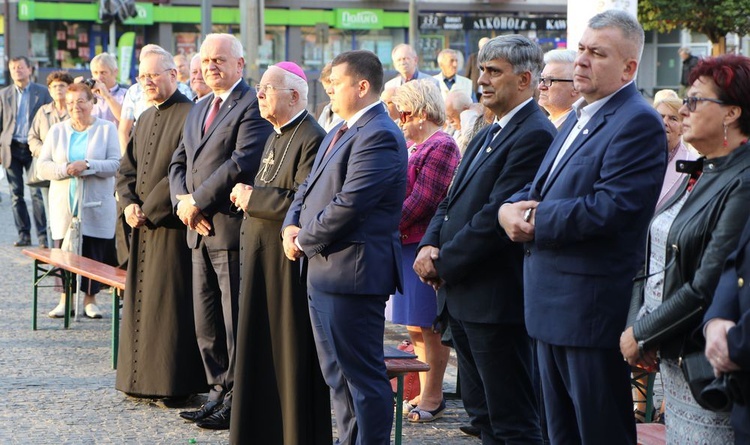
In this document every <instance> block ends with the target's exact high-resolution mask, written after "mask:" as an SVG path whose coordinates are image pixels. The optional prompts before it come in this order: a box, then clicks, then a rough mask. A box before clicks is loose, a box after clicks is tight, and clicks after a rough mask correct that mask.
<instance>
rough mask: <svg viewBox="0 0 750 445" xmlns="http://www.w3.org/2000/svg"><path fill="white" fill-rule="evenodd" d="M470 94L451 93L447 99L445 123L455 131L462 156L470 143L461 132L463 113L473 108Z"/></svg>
mask: <svg viewBox="0 0 750 445" xmlns="http://www.w3.org/2000/svg"><path fill="white" fill-rule="evenodd" d="M469 94H470V92H469V93H467V92H465V91H451V92H449V93H448V94H447V95H446V97H445V122H446V123H447V124H448V125H450V127H451V128H452V129H453V134H452V136H453V139H454V140H455V141H456V144H458V149H459V151H460V152H461V155H462V156H463V154H464V150H466V145H467V144H468V143H469V141H467V140H465V139H466V138H465V137H464V135H463V133H462V132H461V113H462V112H463V111H466V110H468V109H469V108H470V107H471V104H472V101H471V97H469Z"/></svg>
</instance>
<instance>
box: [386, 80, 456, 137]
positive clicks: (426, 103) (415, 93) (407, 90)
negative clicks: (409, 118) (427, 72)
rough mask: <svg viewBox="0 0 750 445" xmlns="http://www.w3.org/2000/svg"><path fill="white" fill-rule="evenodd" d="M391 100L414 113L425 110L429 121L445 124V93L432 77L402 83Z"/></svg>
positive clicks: (397, 105) (440, 124) (440, 125)
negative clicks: (441, 91) (442, 92)
mask: <svg viewBox="0 0 750 445" xmlns="http://www.w3.org/2000/svg"><path fill="white" fill-rule="evenodd" d="M391 100H392V101H393V103H394V104H396V107H398V108H399V109H402V107H404V108H410V109H411V111H412V115H417V114H420V113H422V112H424V114H425V115H426V116H427V120H428V121H430V122H432V123H434V124H435V125H437V126H439V127H442V126H443V124H445V104H444V103H443V95H442V94H441V93H440V89H439V88H438V86H437V85H435V82H432V81H431V79H418V80H412V81H411V82H407V83H405V84H403V85H401V86H400V87H398V89H397V90H396V94H394V95H393V99H391Z"/></svg>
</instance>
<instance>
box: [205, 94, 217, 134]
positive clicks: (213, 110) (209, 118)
mask: <svg viewBox="0 0 750 445" xmlns="http://www.w3.org/2000/svg"><path fill="white" fill-rule="evenodd" d="M219 108H221V98H220V97H217V98H216V99H214V102H213V104H211V109H210V110H209V111H208V114H207V115H206V123H205V125H203V132H204V133H205V132H206V130H208V129H209V128H211V124H212V123H213V122H214V119H216V115H217V114H219Z"/></svg>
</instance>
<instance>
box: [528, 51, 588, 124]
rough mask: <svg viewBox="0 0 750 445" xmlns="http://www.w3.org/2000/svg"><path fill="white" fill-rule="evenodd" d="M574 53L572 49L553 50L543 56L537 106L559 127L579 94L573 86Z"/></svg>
mask: <svg viewBox="0 0 750 445" xmlns="http://www.w3.org/2000/svg"><path fill="white" fill-rule="evenodd" d="M575 59H576V52H575V51H573V50H572V49H553V50H552V51H548V52H547V53H546V54H544V69H543V70H542V76H541V78H540V79H539V85H537V89H538V90H539V99H538V100H537V102H538V103H539V106H540V107H542V108H544V110H545V111H547V113H549V120H550V121H552V123H553V124H555V127H557V128H560V126H561V125H562V124H563V122H565V119H566V118H567V117H568V113H570V112H571V110H572V109H573V102H575V101H576V100H578V97H579V96H580V93H579V92H578V90H576V89H575V87H574V86H573V64H574V62H575Z"/></svg>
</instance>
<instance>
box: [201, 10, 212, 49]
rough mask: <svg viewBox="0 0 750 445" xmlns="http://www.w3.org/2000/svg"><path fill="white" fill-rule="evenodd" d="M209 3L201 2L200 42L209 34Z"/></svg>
mask: <svg viewBox="0 0 750 445" xmlns="http://www.w3.org/2000/svg"><path fill="white" fill-rule="evenodd" d="M211 27H212V25H211V1H210V0H201V36H202V37H203V38H202V39H201V42H203V40H205V39H206V35H208V34H211Z"/></svg>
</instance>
